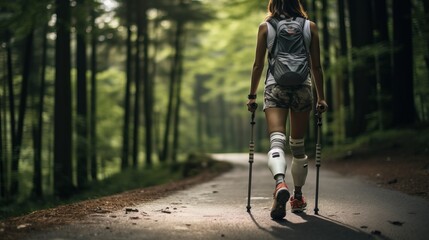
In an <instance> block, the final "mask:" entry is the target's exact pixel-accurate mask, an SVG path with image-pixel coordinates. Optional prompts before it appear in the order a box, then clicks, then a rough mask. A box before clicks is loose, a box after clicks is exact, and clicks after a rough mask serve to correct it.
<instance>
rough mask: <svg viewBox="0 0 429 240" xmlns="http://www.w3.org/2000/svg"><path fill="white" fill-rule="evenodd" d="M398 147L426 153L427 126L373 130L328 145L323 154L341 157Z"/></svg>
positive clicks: (332, 157)
mask: <svg viewBox="0 0 429 240" xmlns="http://www.w3.org/2000/svg"><path fill="white" fill-rule="evenodd" d="M404 139H406V140H404ZM398 149H406V150H407V152H408V153H413V154H415V155H426V154H428V153H429V128H428V127H427V126H426V127H422V128H415V129H392V130H387V131H374V132H371V133H368V134H366V135H362V136H360V137H358V138H356V139H355V140H354V141H353V142H350V143H347V144H339V145H336V146H333V147H328V148H327V149H325V150H324V151H323V152H324V153H323V154H324V155H325V156H327V157H326V158H329V159H343V158H348V157H351V156H353V155H356V154H372V153H380V152H383V151H389V150H398Z"/></svg>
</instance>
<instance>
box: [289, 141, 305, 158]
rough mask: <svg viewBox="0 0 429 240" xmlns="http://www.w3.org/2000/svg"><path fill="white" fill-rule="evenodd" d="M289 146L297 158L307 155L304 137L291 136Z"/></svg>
mask: <svg viewBox="0 0 429 240" xmlns="http://www.w3.org/2000/svg"><path fill="white" fill-rule="evenodd" d="M289 147H290V151H291V153H292V155H293V156H294V157H296V158H303V157H305V147H304V138H301V139H293V138H291V137H289Z"/></svg>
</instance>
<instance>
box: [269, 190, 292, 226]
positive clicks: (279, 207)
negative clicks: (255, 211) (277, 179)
mask: <svg viewBox="0 0 429 240" xmlns="http://www.w3.org/2000/svg"><path fill="white" fill-rule="evenodd" d="M273 195H274V202H273V207H272V208H271V218H273V219H275V220H280V219H282V218H284V217H285V216H286V202H287V201H288V200H289V197H290V193H289V190H288V188H287V185H286V183H284V182H282V183H279V184H277V186H276V190H275V191H274V194H273Z"/></svg>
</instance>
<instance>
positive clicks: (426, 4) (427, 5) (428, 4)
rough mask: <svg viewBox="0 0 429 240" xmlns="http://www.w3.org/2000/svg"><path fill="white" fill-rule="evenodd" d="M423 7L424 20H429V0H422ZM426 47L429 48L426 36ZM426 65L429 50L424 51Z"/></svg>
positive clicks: (428, 58)
mask: <svg viewBox="0 0 429 240" xmlns="http://www.w3.org/2000/svg"><path fill="white" fill-rule="evenodd" d="M423 8H424V11H425V20H426V21H425V22H426V23H427V20H429V0H423ZM426 48H427V49H429V38H426ZM425 62H426V67H427V68H428V69H429V51H427V52H426V56H425Z"/></svg>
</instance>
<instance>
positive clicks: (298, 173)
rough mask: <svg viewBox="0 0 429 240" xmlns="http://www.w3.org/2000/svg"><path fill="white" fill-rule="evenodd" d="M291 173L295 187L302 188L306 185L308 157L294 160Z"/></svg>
mask: <svg viewBox="0 0 429 240" xmlns="http://www.w3.org/2000/svg"><path fill="white" fill-rule="evenodd" d="M291 173H292V178H293V183H294V186H297V187H302V186H304V184H305V179H307V173H308V157H307V156H305V157H304V158H295V157H293V158H292V166H291Z"/></svg>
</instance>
